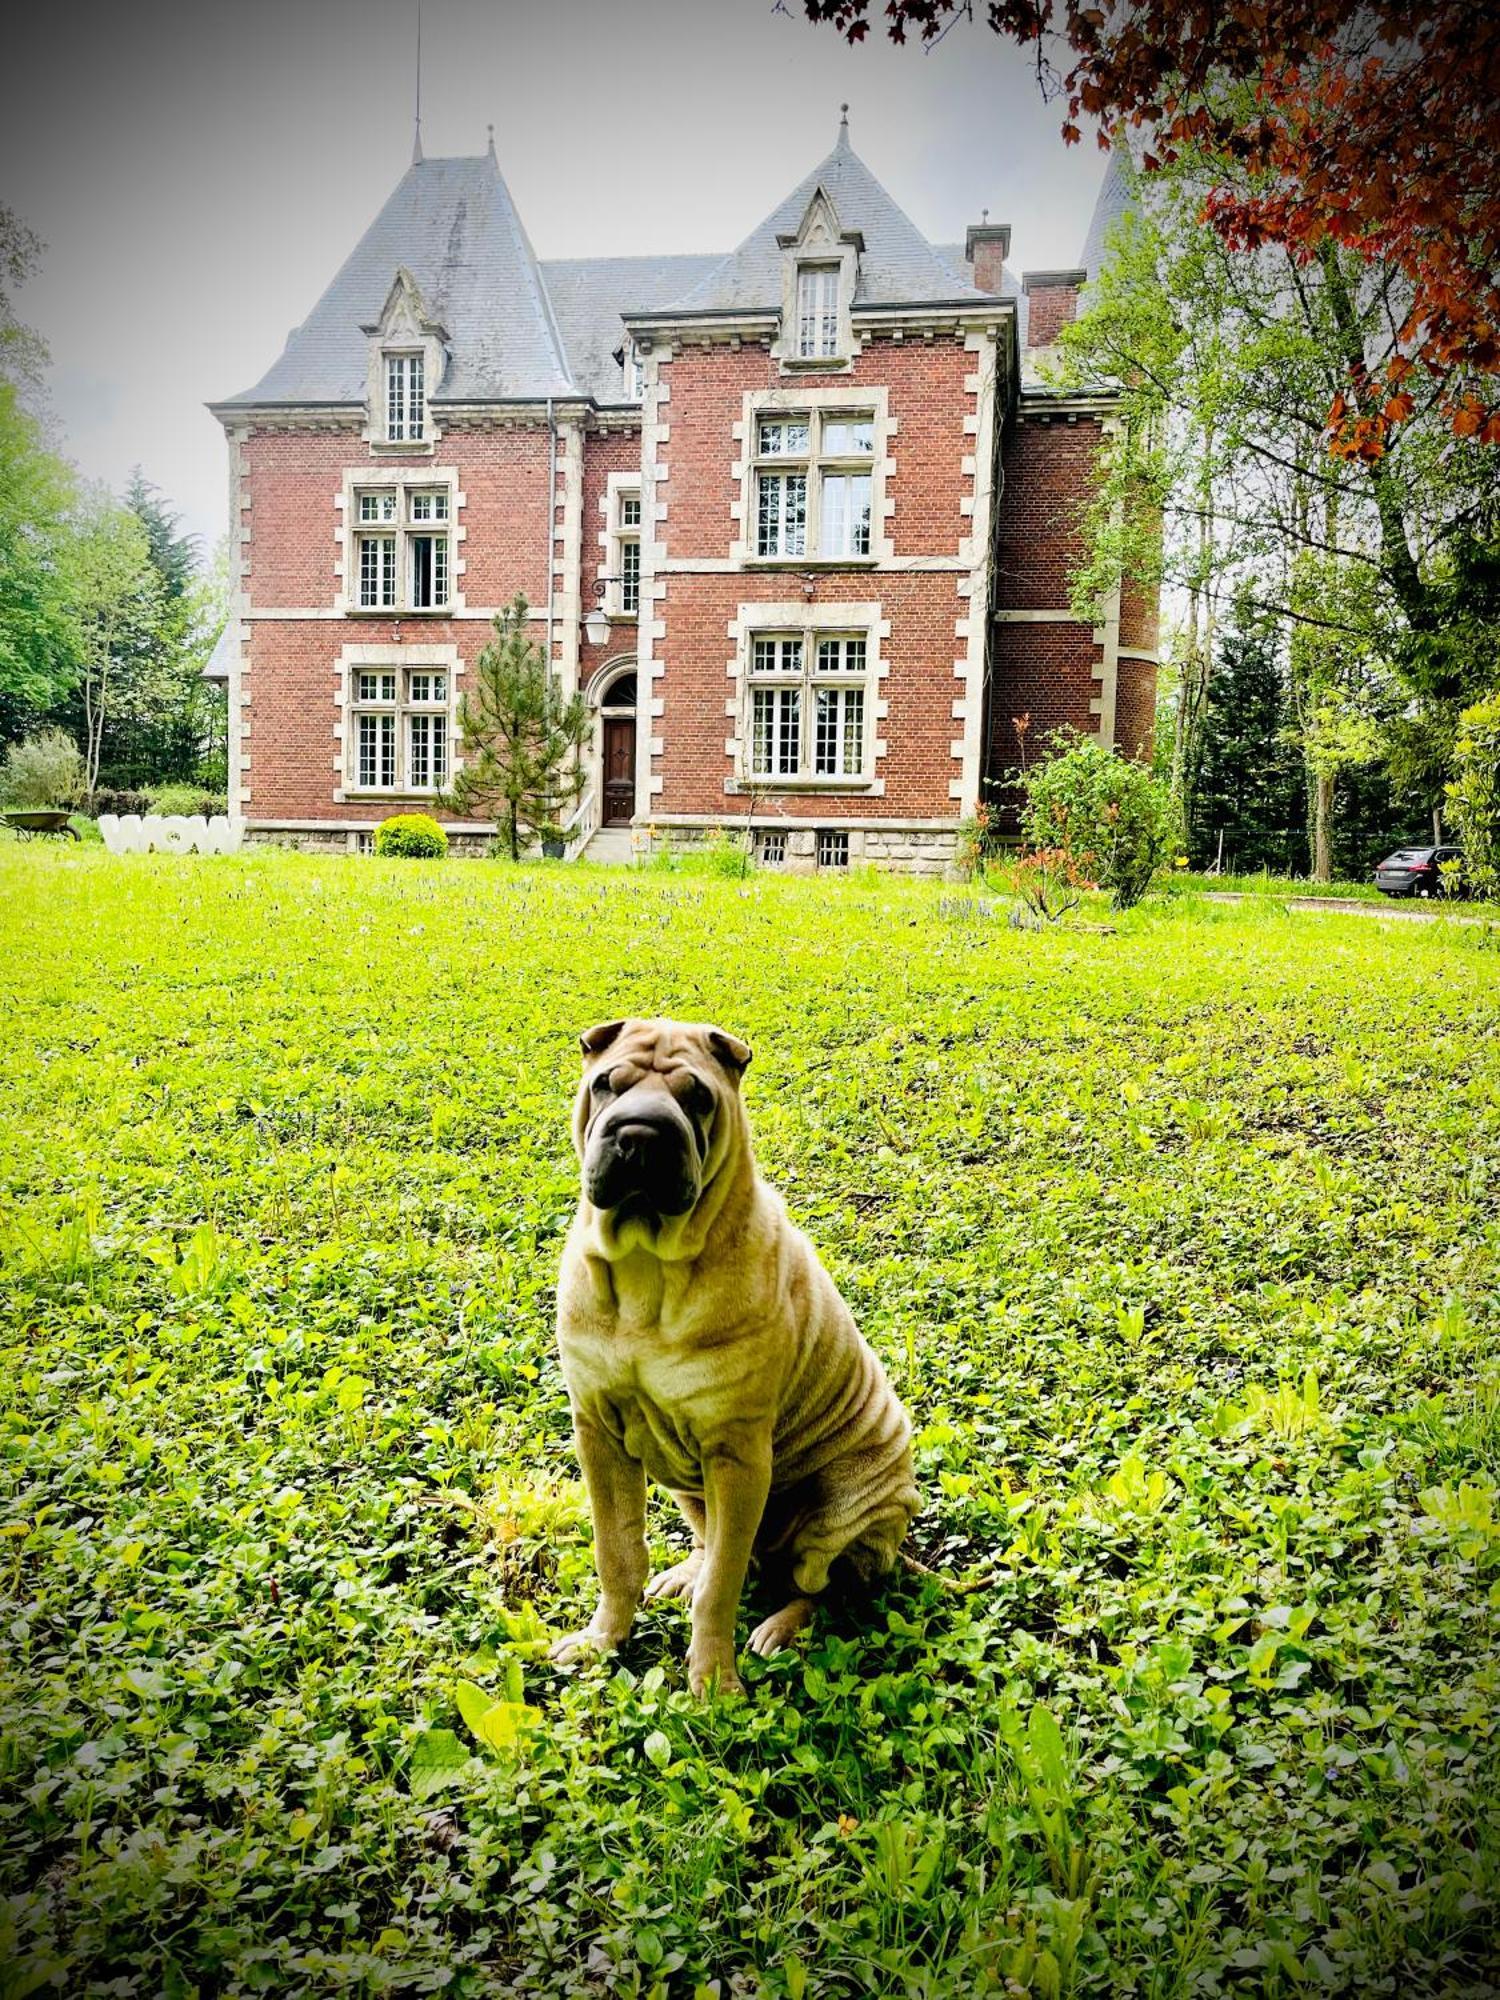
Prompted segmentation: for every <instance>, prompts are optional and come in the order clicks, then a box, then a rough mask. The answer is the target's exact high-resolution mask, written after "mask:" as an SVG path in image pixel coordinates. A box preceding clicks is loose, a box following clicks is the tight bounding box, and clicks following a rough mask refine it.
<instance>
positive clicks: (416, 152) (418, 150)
mask: <svg viewBox="0 0 1500 2000" xmlns="http://www.w3.org/2000/svg"><path fill="white" fill-rule="evenodd" d="M421 161H422V0H417V129H416V134H415V136H414V137H413V139H412V142H411V163H412V165H413V166H414V167H415V166H420V165H421Z"/></svg>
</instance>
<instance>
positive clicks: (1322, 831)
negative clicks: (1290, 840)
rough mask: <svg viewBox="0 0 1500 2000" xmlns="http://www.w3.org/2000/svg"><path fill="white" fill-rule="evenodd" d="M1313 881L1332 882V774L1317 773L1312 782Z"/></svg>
mask: <svg viewBox="0 0 1500 2000" xmlns="http://www.w3.org/2000/svg"><path fill="white" fill-rule="evenodd" d="M1313 880H1314V881H1315V882H1331V881H1332V880H1333V773H1332V771H1319V772H1318V773H1317V775H1316V777H1315V778H1314V780H1313Z"/></svg>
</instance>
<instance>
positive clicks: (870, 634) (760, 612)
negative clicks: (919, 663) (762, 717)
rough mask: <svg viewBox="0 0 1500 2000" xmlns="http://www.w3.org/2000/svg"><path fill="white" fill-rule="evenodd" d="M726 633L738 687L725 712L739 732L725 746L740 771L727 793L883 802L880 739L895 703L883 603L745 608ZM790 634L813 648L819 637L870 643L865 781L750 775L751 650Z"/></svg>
mask: <svg viewBox="0 0 1500 2000" xmlns="http://www.w3.org/2000/svg"><path fill="white" fill-rule="evenodd" d="M726 631H727V636H728V637H729V638H730V639H732V640H733V641H734V658H733V659H732V660H730V661H729V662H728V664H727V666H726V668H725V671H726V673H727V674H728V676H729V679H730V680H731V681H732V682H733V683H734V686H733V691H732V693H731V694H730V696H729V698H728V699H727V700H726V701H725V703H724V713H725V715H726V717H727V718H728V719H729V722H730V725H731V727H732V728H733V729H734V732H735V733H734V735H733V736H731V737H729V738H728V739H727V740H726V741H725V744H724V751H725V754H726V756H728V757H729V759H730V760H731V763H732V764H733V767H734V769H733V776H731V777H729V778H726V779H725V781H724V789H725V791H726V792H729V793H738V794H739V795H741V796H743V795H744V794H745V793H746V792H759V793H766V794H771V793H777V792H832V793H844V794H849V793H853V794H855V795H857V796H861V797H864V798H880V797H882V796H883V795H884V792H885V779H884V778H883V777H882V776H880V774H879V768H878V767H879V763H880V760H881V758H882V757H884V756H885V755H886V750H887V745H886V742H885V739H884V738H883V737H882V736H881V734H880V725H881V723H883V722H884V721H885V720H886V718H887V717H888V716H889V714H890V703H889V702H888V701H887V700H886V699H885V696H884V694H883V692H882V689H881V683H882V681H884V680H885V679H887V677H888V676H889V674H890V671H891V669H890V663H889V661H888V660H887V659H886V658H885V656H884V654H883V652H882V649H881V643H882V641H883V640H886V639H889V638H890V636H891V621H890V620H889V618H887V617H885V615H884V613H883V609H882V607H881V605H880V603H879V602H878V601H876V602H866V603H843V604H809V603H808V602H807V601H806V599H804V598H794V599H791V600H789V601H786V602H782V603H765V604H742V605H741V606H740V607H739V612H738V615H737V616H736V617H734V618H731V619H730V621H729V624H728V626H727V628H726ZM789 632H791V633H795V632H800V633H802V634H803V644H804V646H806V645H808V644H809V643H811V644H813V645H816V643H817V639H818V636H819V635H820V634H823V633H826V634H830V635H831V634H833V633H838V634H840V635H844V634H847V635H849V636H851V637H863V639H864V641H865V673H864V680H863V686H864V688H865V693H866V706H865V740H864V764H865V768H864V772H863V775H862V776H860V777H857V778H845V777H815V776H813V775H811V774H808V775H807V776H799V777H795V778H754V777H752V776H751V775H750V770H749V755H750V749H749V746H750V702H751V695H750V687H751V675H750V658H751V648H752V646H753V644H754V642H755V640H756V638H757V637H763V636H767V635H769V634H771V633H776V634H778V635H780V634H785V633H789ZM804 665H806V661H805V660H804ZM842 684H843V685H845V686H853V685H855V681H854V677H853V676H849V677H848V678H847V679H846V680H845V681H844V682H843V683H842Z"/></svg>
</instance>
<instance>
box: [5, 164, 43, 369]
mask: <svg viewBox="0 0 1500 2000" xmlns="http://www.w3.org/2000/svg"><path fill="white" fill-rule="evenodd" d="M41 254H42V242H41V238H40V237H39V236H37V235H36V234H35V232H34V231H32V230H30V229H28V228H27V227H26V224H25V223H24V222H22V220H21V218H20V217H19V216H18V215H16V214H15V213H14V211H13V210H11V209H8V208H6V207H5V206H4V205H3V203H0V377H3V378H4V380H6V381H7V382H11V383H29V384H32V385H35V384H36V383H37V382H39V381H40V379H41V373H42V369H43V367H44V366H45V365H46V360H47V349H46V346H45V344H44V343H43V341H42V340H41V338H40V336H39V335H38V334H36V333H34V332H33V331H32V330H31V328H30V327H29V326H23V325H22V324H21V322H20V320H19V319H18V317H17V316H16V309H15V302H14V300H13V299H12V297H11V294H12V291H13V290H14V288H15V287H16V286H17V285H23V284H25V282H26V280H27V279H28V278H29V277H30V276H31V275H32V273H33V272H34V271H35V270H36V267H37V263H38V262H39V260H40V258H41Z"/></svg>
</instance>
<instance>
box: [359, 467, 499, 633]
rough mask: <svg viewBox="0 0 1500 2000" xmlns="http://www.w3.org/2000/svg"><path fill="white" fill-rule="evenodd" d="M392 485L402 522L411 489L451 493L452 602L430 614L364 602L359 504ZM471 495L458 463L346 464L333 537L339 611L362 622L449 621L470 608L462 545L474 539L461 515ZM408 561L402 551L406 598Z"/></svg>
mask: <svg viewBox="0 0 1500 2000" xmlns="http://www.w3.org/2000/svg"><path fill="white" fill-rule="evenodd" d="M386 486H394V487H397V488H399V489H401V504H400V507H399V510H398V511H399V513H400V515H401V519H402V523H404V522H405V518H406V497H407V493H408V491H410V490H413V489H415V490H416V491H417V492H424V491H426V490H427V489H429V488H434V487H439V486H443V487H446V488H447V490H448V602H447V603H446V604H441V605H436V606H434V607H433V608H432V609H431V610H430V611H427V610H424V611H410V610H407V609H405V608H404V607H403V606H402V605H400V604H399V603H398V604H396V605H394V606H392V605H383V606H380V607H378V608H376V607H374V606H370V605H364V604H361V603H360V602H359V563H358V560H357V558H356V555H355V551H356V549H357V548H358V537H359V535H360V533H361V528H360V521H359V501H358V499H357V497H356V496H357V495H358V494H359V493H360V492H362V491H372V490H374V489H377V488H380V487H386ZM468 497H469V496H468V495H467V494H466V493H465V492H464V491H463V489H462V488H461V487H460V485H459V483H458V468H457V466H454V465H413V466H400V465H391V464H388V463H386V462H385V461H384V460H382V461H380V462H379V463H378V464H371V465H346V466H345V467H344V483H343V485H342V486H341V487H340V488H339V490H338V491H337V492H336V493H335V494H334V496H333V504H334V507H335V509H336V511H337V513H338V517H339V518H338V524H337V526H336V527H335V528H334V531H333V539H334V541H335V543H336V544H337V545H338V551H339V553H338V560H337V561H336V562H335V563H334V565H333V575H334V585H335V595H334V609H335V610H336V611H337V612H339V613H341V614H343V615H344V616H345V617H352V618H362V619H363V618H373V619H381V618H385V619H391V618H446V617H448V616H450V615H451V614H452V613H453V612H455V611H462V610H464V609H465V605H464V593H463V589H462V586H461V583H460V579H461V578H462V576H463V573H464V558H463V548H462V544H463V542H464V541H465V539H466V537H467V535H468V530H467V528H465V527H464V525H463V523H462V522H461V521H460V520H459V512H460V510H461V509H462V508H463V507H464V506H465V505H466V504H467V501H468ZM370 525H371V526H372V528H373V527H376V526H377V524H374V523H372V524H370ZM434 525H437V524H436V523H434ZM397 532H398V534H400V533H404V532H405V529H404V526H398V529H397ZM419 532H420V530H419ZM404 562H405V557H404V552H402V553H399V554H398V556H397V591H398V594H400V595H404V593H405V569H404Z"/></svg>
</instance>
